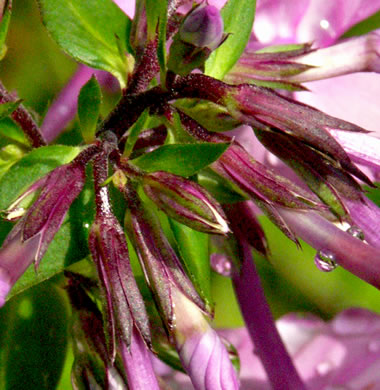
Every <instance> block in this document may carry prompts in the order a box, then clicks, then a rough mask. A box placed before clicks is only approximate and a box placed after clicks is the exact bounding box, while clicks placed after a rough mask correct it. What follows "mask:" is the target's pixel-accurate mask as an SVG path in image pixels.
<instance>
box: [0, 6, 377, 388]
mask: <svg viewBox="0 0 380 390" xmlns="http://www.w3.org/2000/svg"><path fill="white" fill-rule="evenodd" d="M371 23H378V19H375V22H374V21H373V20H372V21H371V20H370V21H369V22H368V23H367V25H366V30H368V29H370V27H371ZM7 46H8V51H7V54H6V56H5V58H4V60H3V61H1V62H0V80H1V81H2V82H3V84H4V85H5V86H6V88H7V89H8V90H10V91H13V90H14V91H17V94H18V96H19V97H20V98H22V99H23V100H24V104H25V105H26V106H27V107H29V108H31V109H32V110H33V111H34V112H35V113H36V114H37V116H40V117H42V116H43V115H44V113H45V112H46V109H47V107H48V106H49V104H50V103H51V101H52V100H53V99H54V96H55V95H56V94H57V93H58V92H59V91H60V89H61V88H62V87H63V86H64V85H65V83H66V82H67V81H68V79H69V78H70V76H71V75H72V74H73V72H74V71H75V69H76V66H77V65H76V64H75V62H74V61H72V60H71V59H70V58H69V57H67V56H66V55H65V54H63V53H62V52H61V50H60V49H59V48H58V46H57V45H56V44H55V43H54V42H53V41H52V40H51V39H50V37H49V36H48V34H47V33H46V31H45V29H44V27H43V26H42V24H41V22H40V18H39V13H38V8H37V5H36V2H35V1H32V0H15V1H14V4H13V15H12V21H11V26H10V32H9V36H8V39H7ZM114 99H115V97H114V98H113V99H112V98H110V101H114ZM370 195H371V197H372V198H373V199H374V200H375V201H376V202H377V203H378V204H380V196H379V189H378V190H377V191H372V193H371V194H370ZM261 221H262V223H263V226H264V229H265V232H266V234H267V236H268V239H269V246H270V249H271V252H272V256H271V258H270V262H268V261H267V260H265V259H263V258H261V257H260V256H259V255H257V254H256V255H255V259H256V260H257V266H258V269H259V272H260V275H261V277H262V282H263V285H264V289H265V292H266V296H267V298H268V301H269V304H270V306H271V308H272V311H273V314H274V316H275V317H276V318H278V317H279V316H281V315H283V314H285V313H287V312H290V311H308V312H313V313H315V314H317V315H320V316H322V317H323V318H325V319H328V318H331V317H332V316H333V315H334V314H336V313H337V312H339V311H341V310H342V309H345V308H347V307H351V306H360V307H365V308H368V309H371V310H373V311H376V312H380V299H379V298H380V293H379V291H378V290H376V289H375V288H373V287H371V286H369V285H367V284H366V283H364V282H362V281H361V280H359V279H358V278H356V277H355V276H353V275H351V274H349V273H348V272H346V271H344V270H343V269H340V268H339V267H338V268H337V269H336V270H334V271H333V272H331V273H323V272H320V271H319V270H318V269H317V268H316V267H315V265H314V261H313V258H314V255H315V251H314V250H313V249H312V248H310V247H309V246H307V245H305V244H302V250H299V249H297V248H296V246H295V245H294V244H293V243H291V242H290V241H289V240H288V239H287V238H285V237H284V235H283V234H282V233H280V232H279V231H278V229H276V228H275V227H273V225H272V224H271V223H270V222H269V221H268V220H267V219H265V218H262V219H261ZM58 279H59V278H58ZM212 282H213V297H214V300H215V301H216V316H215V321H214V323H215V325H216V326H217V327H237V326H242V325H243V322H242V319H241V315H240V313H239V309H238V306H237V304H236V301H235V299H234V295H233V290H232V287H231V282H230V281H229V279H228V278H225V277H222V276H219V275H216V274H213V278H212ZM69 314H70V308H69V306H68V303H67V299H66V296H65V293H64V291H63V290H61V289H60V288H58V287H56V286H55V285H54V281H48V282H44V283H42V284H41V285H39V286H38V287H34V288H32V289H30V290H28V291H27V292H25V293H22V294H19V295H18V296H16V297H14V298H13V299H12V300H11V301H10V302H9V303H8V304H7V305H6V306H5V307H4V308H3V309H1V310H0V362H1V364H0V366H1V369H0V388H1V389H5V388H6V387H5V385H4V372H5V371H4V370H5V369H7V368H8V369H9V367H11V370H12V371H13V372H14V378H13V379H12V380H13V382H11V385H12V386H11V387H7V388H13V389H18V388H26V387H23V386H24V385H23V384H28V386H27V388H28V389H37V388H38V389H52V388H55V387H56V386H58V389H61V390H64V389H68V388H70V387H71V384H70V369H71V365H72V360H73V356H72V352H71V350H70V348H68V350H66V348H65V344H66V340H67V338H68V329H69V322H70V315H69ZM25 348H27V351H25ZM62 365H64V371H63V374H62V376H60V374H59V373H60V369H61V366H62ZM54 373H57V375H55V376H54ZM59 378H61V379H59ZM7 386H9V383H8V385H7Z"/></svg>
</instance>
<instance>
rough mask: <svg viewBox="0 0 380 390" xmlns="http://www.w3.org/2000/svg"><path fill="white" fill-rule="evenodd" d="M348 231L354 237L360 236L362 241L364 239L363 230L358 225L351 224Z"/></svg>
mask: <svg viewBox="0 0 380 390" xmlns="http://www.w3.org/2000/svg"><path fill="white" fill-rule="evenodd" d="M347 233H348V234H351V236H352V237H355V238H358V239H359V240H361V241H364V233H363V230H361V229H360V228H358V227H357V226H351V227H350V228H349V229H347Z"/></svg>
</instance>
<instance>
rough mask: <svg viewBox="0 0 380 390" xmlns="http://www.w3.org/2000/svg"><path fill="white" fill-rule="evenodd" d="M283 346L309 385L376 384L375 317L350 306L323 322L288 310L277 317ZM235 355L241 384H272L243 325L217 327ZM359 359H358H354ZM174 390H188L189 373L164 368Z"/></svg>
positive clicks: (379, 351)
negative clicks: (235, 351) (237, 326)
mask: <svg viewBox="0 0 380 390" xmlns="http://www.w3.org/2000/svg"><path fill="white" fill-rule="evenodd" d="M276 325H277V329H278V330H279V332H280V334H281V336H282V338H283V340H284V342H285V345H286V347H287V349H288V351H289V352H290V355H291V356H292V358H293V359H294V362H295V366H296V368H297V370H298V371H299V373H300V375H301V378H302V379H303V380H304V381H305V384H306V386H307V388H308V390H321V389H352V390H367V389H372V390H375V389H379V382H380V370H379V367H380V342H379V340H380V317H379V315H377V314H375V313H371V312H369V311H367V310H365V309H359V308H353V309H348V310H345V311H343V312H341V313H340V314H338V315H337V316H336V317H335V318H334V319H333V320H332V321H330V322H323V321H322V320H321V319H319V318H318V317H315V316H311V315H307V316H302V315H297V314H287V315H285V316H284V317H282V318H280V319H279V320H278V321H277V324H276ZM218 333H219V335H220V336H222V337H224V338H226V339H227V340H228V341H230V342H231V343H233V344H234V345H235V347H236V349H237V351H238V354H239V357H240V363H241V366H240V380H241V382H240V389H241V390H251V389H257V390H269V389H271V387H270V385H269V383H268V380H267V377H266V374H265V371H264V369H263V366H262V364H261V362H260V360H259V358H258V357H257V356H256V355H255V354H253V353H252V351H253V350H254V345H253V344H252V342H251V340H250V337H249V335H248V332H247V330H246V329H245V328H240V329H229V330H220V331H218ZM359 362H360V363H359ZM279 364H280V363H279ZM165 379H168V380H169V381H170V384H171V385H172V388H173V389H174V390H176V389H181V390H190V389H192V387H191V385H190V384H189V380H188V378H186V377H185V376H184V375H183V374H179V373H174V372H173V371H168V372H167V373H166V375H165Z"/></svg>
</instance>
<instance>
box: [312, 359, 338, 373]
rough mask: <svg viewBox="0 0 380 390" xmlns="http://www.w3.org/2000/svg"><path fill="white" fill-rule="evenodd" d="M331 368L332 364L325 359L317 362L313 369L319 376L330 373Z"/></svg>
mask: <svg viewBox="0 0 380 390" xmlns="http://www.w3.org/2000/svg"><path fill="white" fill-rule="evenodd" d="M333 368H334V366H333V365H332V364H331V362H327V361H326V362H321V363H319V364H318V365H317V367H316V368H315V369H316V371H317V373H318V374H319V375H320V376H325V375H327V374H328V373H330V372H331V371H332V369H333Z"/></svg>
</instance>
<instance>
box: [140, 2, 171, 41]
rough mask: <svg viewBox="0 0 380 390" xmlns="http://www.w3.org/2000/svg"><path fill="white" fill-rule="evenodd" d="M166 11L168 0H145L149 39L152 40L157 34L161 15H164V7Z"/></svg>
mask: <svg viewBox="0 0 380 390" xmlns="http://www.w3.org/2000/svg"><path fill="white" fill-rule="evenodd" d="M164 7H165V13H166V8H167V1H166V0H145V10H146V21H147V25H148V40H149V41H152V40H153V39H154V38H155V35H156V29H157V25H158V22H159V19H160V17H161V15H163V8H164Z"/></svg>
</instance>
